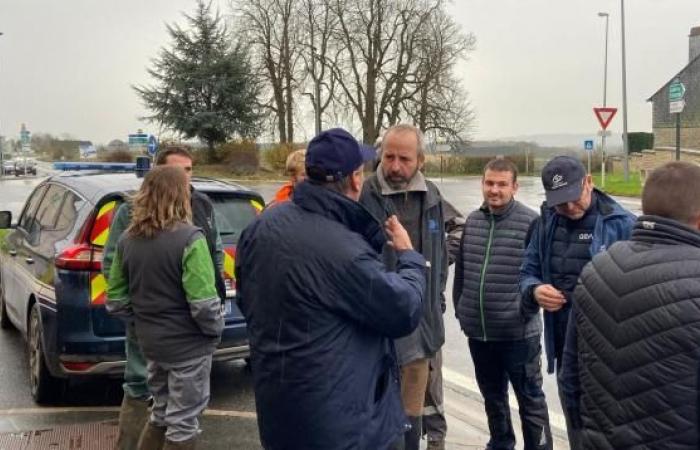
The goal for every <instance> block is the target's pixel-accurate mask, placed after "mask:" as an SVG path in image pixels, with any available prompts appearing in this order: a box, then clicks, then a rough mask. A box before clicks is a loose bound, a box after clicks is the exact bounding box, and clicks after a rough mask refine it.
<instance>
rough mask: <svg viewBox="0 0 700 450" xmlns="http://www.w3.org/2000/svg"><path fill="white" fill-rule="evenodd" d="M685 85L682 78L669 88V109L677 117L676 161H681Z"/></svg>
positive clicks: (677, 79)
mask: <svg viewBox="0 0 700 450" xmlns="http://www.w3.org/2000/svg"><path fill="white" fill-rule="evenodd" d="M684 97H685V85H684V84H683V83H681V80H680V78H676V79H675V80H673V83H671V84H670V85H669V87H668V109H669V112H670V113H671V114H675V115H676V161H680V160H681V113H682V112H683V109H684V108H685V100H684Z"/></svg>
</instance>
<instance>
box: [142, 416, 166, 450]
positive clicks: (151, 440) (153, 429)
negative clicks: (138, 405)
mask: <svg viewBox="0 0 700 450" xmlns="http://www.w3.org/2000/svg"><path fill="white" fill-rule="evenodd" d="M166 429H167V428H166V427H157V426H155V425H153V424H152V423H150V422H149V423H148V424H146V426H145V427H144V428H143V432H142V433H141V437H140V438H139V446H138V450H161V449H162V448H163V442H164V441H165V430H166Z"/></svg>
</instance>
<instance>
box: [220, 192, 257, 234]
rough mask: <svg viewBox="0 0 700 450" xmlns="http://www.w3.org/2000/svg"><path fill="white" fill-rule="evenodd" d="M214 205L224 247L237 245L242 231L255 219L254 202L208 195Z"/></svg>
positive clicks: (228, 196)
mask: <svg viewBox="0 0 700 450" xmlns="http://www.w3.org/2000/svg"><path fill="white" fill-rule="evenodd" d="M208 196H209V198H210V199H211V202H212V204H213V205H214V213H215V214H216V225H217V227H218V228H219V234H220V235H221V240H222V242H223V244H224V245H235V244H236V243H237V242H238V238H239V237H240V235H241V231H243V229H244V228H245V227H247V226H248V224H249V223H250V222H252V221H253V219H255V216H256V214H257V210H256V208H255V205H254V204H253V201H254V200H251V199H249V198H242V197H236V196H232V195H226V194H208Z"/></svg>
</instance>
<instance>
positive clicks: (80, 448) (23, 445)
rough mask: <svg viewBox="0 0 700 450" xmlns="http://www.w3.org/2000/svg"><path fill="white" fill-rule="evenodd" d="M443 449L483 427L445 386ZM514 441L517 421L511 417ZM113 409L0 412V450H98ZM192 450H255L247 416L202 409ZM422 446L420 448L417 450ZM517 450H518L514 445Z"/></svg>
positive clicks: (482, 442)
mask: <svg viewBox="0 0 700 450" xmlns="http://www.w3.org/2000/svg"><path fill="white" fill-rule="evenodd" d="M445 394H446V395H445V410H446V415H447V422H448V434H447V439H446V448H447V449H448V450H463V449H484V448H485V446H486V443H487V442H488V425H487V422H486V416H485V414H484V409H483V403H482V401H481V398H480V396H479V394H478V392H471V391H468V390H465V389H463V387H461V386H459V385H454V384H451V383H447V384H446V385H445ZM511 413H512V416H513V425H514V427H515V429H516V435H517V440H518V442H519V443H521V442H522V439H521V435H520V433H519V431H518V430H519V428H520V422H519V419H518V414H517V411H516V410H513V411H512V412H511ZM117 417H118V407H116V406H110V407H54V408H46V407H44V408H34V409H31V408H29V409H27V408H24V409H23V408H20V409H16V410H12V409H7V410H4V411H2V412H0V431H1V432H0V450H25V449H26V450H29V449H33V450H56V449H71V450H73V449H75V450H101V449H111V448H112V447H113V445H114V442H115V440H116V430H117ZM200 426H201V431H202V432H201V435H200V439H199V443H198V448H200V449H207V450H219V449H221V450H223V449H240V450H248V449H250V450H253V449H260V448H261V445H260V441H259V438H258V428H257V421H256V415H255V413H254V412H253V411H238V410H220V409H208V410H206V411H205V412H204V414H203V416H202V417H201V420H200ZM562 433H563V430H557V429H555V430H554V449H555V450H568V448H569V446H568V444H567V443H566V439H565V438H564V437H563V436H562ZM424 447H425V442H424V443H423V448H424ZM518 448H522V447H521V444H519V446H518Z"/></svg>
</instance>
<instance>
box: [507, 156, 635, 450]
mask: <svg viewBox="0 0 700 450" xmlns="http://www.w3.org/2000/svg"><path fill="white" fill-rule="evenodd" d="M542 185H543V186H544V190H545V197H546V200H547V201H546V202H545V203H544V204H543V205H542V208H541V212H542V215H541V216H540V219H539V220H537V221H536V222H535V225H534V226H533V228H532V232H531V233H530V236H531V239H530V242H529V244H528V247H527V249H526V250H525V256H524V258H523V264H522V266H521V267H520V283H519V284H520V295H521V307H520V312H521V315H522V318H523V319H524V320H528V319H530V318H531V317H533V316H535V315H536V314H539V309H540V308H542V309H544V316H543V317H544V335H545V338H544V342H545V350H546V353H547V372H549V373H553V372H554V370H555V369H556V371H557V373H558V374H559V376H558V378H557V384H558V385H559V399H560V400H561V402H562V409H563V411H564V418H565V419H566V428H567V433H568V435H569V447H570V448H571V450H578V449H582V448H584V447H583V444H582V443H581V430H580V428H581V420H580V417H579V410H580V407H581V405H580V397H579V395H578V394H577V393H579V392H580V387H579V385H578V378H577V374H578V359H577V356H578V355H577V353H576V351H575V350H574V347H575V346H574V344H573V343H575V342H576V325H575V324H576V321H575V320H573V321H571V322H569V315H570V314H571V310H572V305H573V292H574V289H576V283H577V281H578V279H579V276H580V275H581V271H582V270H583V268H584V266H585V265H586V264H588V263H589V262H590V261H591V259H592V258H593V256H594V255H597V254H598V253H600V252H602V251H605V250H606V249H608V248H609V247H610V246H611V245H613V244H614V243H615V242H617V241H620V240H626V239H629V237H630V233H631V232H632V227H633V226H634V222H635V218H634V216H633V215H632V214H631V213H630V212H629V211H626V210H625V209H624V208H623V207H622V206H620V204H618V203H617V202H616V201H615V200H614V199H613V198H611V197H610V196H608V195H607V194H606V193H605V192H603V191H599V190H598V189H596V188H595V187H594V186H593V179H592V177H591V175H590V174H587V173H586V169H585V168H584V167H583V164H582V163H581V162H580V161H579V160H578V159H576V158H572V157H571V156H557V157H556V158H553V159H552V160H551V161H549V162H548V163H547V164H546V165H545V166H544V167H543V168H542Z"/></svg>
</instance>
